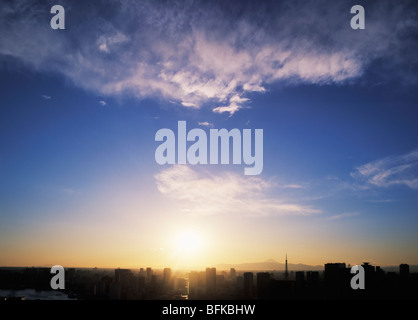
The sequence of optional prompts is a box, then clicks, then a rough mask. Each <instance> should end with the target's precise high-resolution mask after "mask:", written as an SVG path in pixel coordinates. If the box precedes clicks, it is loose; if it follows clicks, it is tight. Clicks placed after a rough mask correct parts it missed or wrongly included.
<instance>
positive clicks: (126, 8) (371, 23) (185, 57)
mask: <svg viewBox="0 0 418 320" xmlns="http://www.w3.org/2000/svg"><path fill="white" fill-rule="evenodd" d="M347 3H348V2H347ZM347 3H346V2H344V1H342V2H340V1H338V2H334V3H329V2H324V3H322V2H321V1H319V2H305V1H292V3H291V4H290V3H289V4H288V5H283V4H282V3H281V2H277V3H274V4H273V3H269V4H268V8H267V7H266V6H267V3H265V2H261V3H257V5H255V4H254V7H253V8H252V9H251V10H248V8H246V7H245V4H243V3H240V2H234V3H231V4H229V5H230V7H229V9H228V10H224V8H223V5H220V4H212V3H211V4H208V3H206V2H199V1H197V2H190V3H189V2H188V3H184V4H183V5H182V6H179V5H178V4H177V3H176V2H172V1H169V2H164V1H163V2H161V3H156V2H155V1H141V2H135V1H124V2H114V3H113V4H112V7H111V9H109V8H106V7H101V8H98V9H97V10H90V11H89V15H88V19H86V15H82V14H80V15H78V14H75V13H76V12H84V11H86V10H87V9H89V8H88V6H89V5H88V4H79V3H73V2H72V3H71V9H72V13H74V15H72V21H71V28H68V29H67V30H66V35H65V37H63V36H62V33H60V32H52V31H51V30H50V28H49V25H48V24H45V23H44V15H45V12H44V11H45V10H44V7H43V6H41V5H39V4H37V3H33V2H31V1H29V0H19V1H13V2H8V3H6V4H4V5H3V6H2V8H1V9H0V58H1V56H2V55H3V56H11V57H14V58H16V59H18V60H20V61H22V62H23V63H25V64H26V65H27V66H29V67H31V68H33V69H35V70H38V71H53V72H57V73H62V74H64V75H65V76H66V77H67V78H69V79H71V80H72V81H73V82H74V83H75V84H76V85H78V86H80V87H82V88H85V89H87V90H93V91H95V92H97V93H99V94H104V95H124V94H129V95H134V96H136V97H138V98H144V97H150V96H151V97H158V98H163V99H166V100H168V101H175V102H176V103H177V104H180V105H183V106H185V107H192V108H200V107H202V106H207V107H209V106H210V107H211V108H212V109H213V111H214V112H216V113H229V115H233V114H234V113H236V112H237V111H239V110H241V109H242V108H243V107H244V106H245V104H246V103H248V102H249V99H248V98H247V97H248V94H250V93H252V92H258V93H263V92H266V91H268V87H269V86H271V85H273V84H274V83H276V82H280V83H281V84H285V85H286V84H287V85H295V84H301V83H308V84H312V83H313V84H341V83H345V82H346V81H350V80H353V79H357V78H359V77H360V76H361V75H362V74H363V73H364V71H365V69H366V68H367V66H368V64H369V63H370V62H371V61H373V60H374V59H376V58H377V59H383V58H385V59H386V60H385V61H386V62H387V63H386V64H385V68H387V66H392V65H393V66H394V67H393V68H392V69H393V70H394V72H393V73H388V72H385V74H391V76H392V75H393V74H394V73H401V72H404V73H405V72H408V70H415V69H413V68H401V67H402V66H405V65H408V66H415V65H416V64H417V63H418V62H417V59H416V55H414V54H411V55H408V56H405V55H407V53H408V52H415V50H414V48H416V45H415V42H412V40H411V39H412V38H413V37H408V36H407V35H408V34H409V33H408V32H412V31H416V23H413V21H414V20H413V17H412V16H411V13H410V12H409V11H408V10H407V8H408V6H407V5H401V4H399V5H398V6H396V9H395V8H393V6H391V5H390V2H385V1H379V6H376V7H373V8H372V6H373V5H372V4H370V10H368V15H367V30H366V31H365V32H362V34H361V37H359V32H353V30H351V28H349V23H348V22H347V21H349V19H350V17H351V16H350V14H349V11H348V10H347V8H348V6H347ZM64 5H65V4H64ZM78 6H80V7H78ZM84 6H87V7H84ZM95 6H99V7H100V4H95ZM323 8H326V10H323ZM99 9H100V10H99ZM372 9H373V10H372ZM400 17H402V19H400ZM399 21H405V22H404V23H399ZM408 21H409V22H408ZM68 23H70V22H68ZM411 30H412V31H411ZM414 46H415V47H414ZM405 48H408V50H405ZM406 58H407V59H406ZM406 60H407V62H408V63H406V62H405V61H406ZM385 70H386V69H385ZM405 70H406V71H405ZM409 72H410V73H411V74H413V72H412V71H409ZM409 78H410V79H413V78H414V77H413V76H410V77H409ZM415 78H416V77H415ZM415 81H416V80H415Z"/></svg>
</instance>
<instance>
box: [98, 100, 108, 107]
mask: <svg viewBox="0 0 418 320" xmlns="http://www.w3.org/2000/svg"><path fill="white" fill-rule="evenodd" d="M99 103H100V105H102V106H103V107H104V106H105V105H106V104H107V103H106V101H104V100H100V101H99Z"/></svg>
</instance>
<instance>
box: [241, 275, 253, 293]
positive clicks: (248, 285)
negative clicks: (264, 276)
mask: <svg viewBox="0 0 418 320" xmlns="http://www.w3.org/2000/svg"><path fill="white" fill-rule="evenodd" d="M243 296H244V298H245V299H252V298H254V275H253V273H252V272H244V289H243Z"/></svg>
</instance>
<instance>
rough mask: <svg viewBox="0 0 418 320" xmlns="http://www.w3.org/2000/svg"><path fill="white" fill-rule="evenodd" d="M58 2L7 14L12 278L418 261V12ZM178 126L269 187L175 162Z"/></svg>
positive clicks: (0, 161) (316, 5)
mask: <svg viewBox="0 0 418 320" xmlns="http://www.w3.org/2000/svg"><path fill="white" fill-rule="evenodd" d="M354 4H360V5H363V6H364V10H365V12H366V18H365V19H366V24H365V26H366V27H365V29H363V30H353V29H352V28H351V27H350V20H351V18H352V17H353V14H351V13H350V8H351V7H352V6H353V5H354ZM52 5H53V4H52V3H50V2H45V1H44V2H42V1H28V0H19V1H12V2H6V3H3V4H2V5H1V7H0V88H1V90H0V106H1V107H0V266H45V265H62V266H71V267H88V268H90V267H100V268H105V267H106V268H107V267H110V268H113V267H121V268H126V267H133V266H139V265H145V266H150V267H159V268H164V267H166V266H170V267H171V268H173V269H176V268H186V269H188V268H189V267H193V268H194V267H198V268H205V267H206V266H213V265H219V264H240V263H256V262H263V261H266V260H268V259H275V260H277V261H280V262H282V261H284V259H283V257H284V255H285V254H286V252H287V253H288V254H289V263H290V262H292V263H302V264H306V265H323V264H325V263H327V262H330V261H335V262H345V263H347V264H351V265H354V264H361V263H362V262H365V261H368V262H370V263H372V264H374V265H379V266H390V265H395V266H396V265H399V264H400V263H407V264H409V265H418V250H417V244H418V232H417V230H418V215H417V213H418V108H417V106H418V104H417V102H418V90H417V86H418V81H417V74H418V73H417V72H418V56H417V55H416V52H417V50H418V41H417V36H418V24H417V22H416V17H417V16H418V5H417V4H416V2H414V1H404V2H402V3H397V4H396V5H394V4H393V3H392V2H391V1H367V2H363V1H360V3H353V2H352V1H338V2H330V1H323V0H321V1H268V0H266V1H251V0H245V1H198V0H196V1H159V2H155V1H151V0H150V1H148V0H144V1H116V0H115V1H110V0H109V1H108V0H106V1H104V0H103V1H94V2H92V1H83V2H74V1H66V0H64V1H62V3H61V5H62V6H63V8H65V17H66V18H65V24H66V25H65V29H63V30H60V29H57V30H55V29H52V28H51V26H50V20H51V18H52V17H53V14H51V12H50V9H51V6H52ZM180 121H185V122H184V123H185V124H186V125H187V128H188V130H190V129H193V128H198V129H202V130H203V131H204V132H205V133H206V134H207V136H208V137H209V136H210V135H209V132H210V130H211V129H218V130H220V129H226V130H228V131H229V130H232V129H238V130H239V132H243V130H245V129H250V130H251V132H254V131H255V130H256V129H262V130H263V140H262V141H263V153H262V155H263V157H262V158H263V161H262V164H263V166H262V172H261V173H260V174H258V175H253V176H248V175H245V174H244V169H245V168H247V167H248V166H247V164H246V163H245V161H242V162H241V164H234V165H233V164H205V165H203V164H196V165H192V164H185V165H182V164H174V165H168V164H163V165H160V164H158V163H157V162H156V157H155V154H156V149H157V148H158V146H160V145H161V141H156V137H155V135H156V133H157V132H158V131H159V130H160V129H163V128H167V129H170V130H172V131H173V132H174V133H176V132H177V128H178V123H179V122H180ZM208 143H209V142H208ZM186 144H187V147H190V145H192V142H191V141H187V142H186ZM229 151H230V155H231V157H230V159H232V153H233V151H232V144H231V145H230V149H229ZM230 163H232V160H231V162H230Z"/></svg>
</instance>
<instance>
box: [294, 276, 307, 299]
mask: <svg viewBox="0 0 418 320" xmlns="http://www.w3.org/2000/svg"><path fill="white" fill-rule="evenodd" d="M305 289H306V283H305V272H303V271H296V288H295V290H296V294H297V295H299V296H302V295H304V294H305V291H306V290H305Z"/></svg>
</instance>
